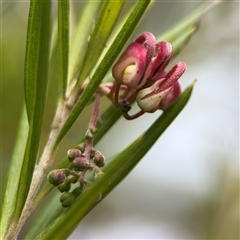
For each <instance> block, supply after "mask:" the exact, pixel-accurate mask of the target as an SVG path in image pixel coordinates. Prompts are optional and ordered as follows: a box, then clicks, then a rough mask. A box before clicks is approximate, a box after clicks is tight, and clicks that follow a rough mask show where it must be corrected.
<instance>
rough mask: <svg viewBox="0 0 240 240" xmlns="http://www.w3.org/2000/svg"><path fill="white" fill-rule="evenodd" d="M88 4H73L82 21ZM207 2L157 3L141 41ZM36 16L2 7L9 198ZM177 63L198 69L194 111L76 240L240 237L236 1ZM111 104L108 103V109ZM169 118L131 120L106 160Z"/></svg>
mask: <svg viewBox="0 0 240 240" xmlns="http://www.w3.org/2000/svg"><path fill="white" fill-rule="evenodd" d="M81 4H82V3H80V2H72V15H71V17H72V18H73V19H75V20H76V19H77V17H78V14H79V12H80V8H81ZM131 4H132V3H128V5H127V6H126V7H125V9H124V11H126V10H127V9H128V8H129V5H131ZM199 4H200V3H199V2H195V1H193V2H182V1H171V2H165V1H157V2H156V3H155V5H154V6H153V7H152V8H151V9H150V10H149V11H148V13H147V14H146V15H145V17H144V18H143V19H142V21H141V24H140V25H139V26H138V27H137V29H136V30H135V32H134V33H133V35H132V39H134V38H135V37H136V36H138V35H139V34H140V33H141V32H143V31H150V32H152V33H153V34H154V35H156V36H158V35H159V34H161V33H162V32H164V31H166V30H167V29H168V28H169V27H171V26H172V25H173V24H174V23H176V22H177V21H178V20H179V19H181V18H182V17H184V16H186V15H187V14H188V13H189V12H190V11H192V10H193V9H195V8H196V7H197V6H199ZM28 8H29V3H28V2H2V4H1V27H2V31H1V60H0V61H1V101H2V102H1V114H2V115H1V183H2V186H1V194H2V192H3V191H2V190H3V187H4V186H5V182H6V174H7V168H8V165H9V160H10V158H11V153H12V150H13V147H14V143H15V137H16V133H17V127H18V121H19V117H20V113H21V109H22V107H23V102H24V90H23V71H24V55H25V42H26V31H27V17H28ZM55 12H56V6H55V5H54V8H53V13H55ZM73 13H74V15H73ZM177 61H184V62H186V63H187V66H188V70H187V72H186V73H185V74H184V76H183V77H182V85H183V87H185V86H187V85H189V84H190V83H191V82H192V81H193V80H194V79H195V78H197V79H198V81H197V84H196V87H195V90H194V92H193V97H192V99H191V100H190V102H189V104H188V105H187V107H186V108H185V109H184V111H183V112H182V113H181V114H180V116H179V117H178V118H177V119H176V120H175V122H174V123H173V124H172V125H171V127H170V128H169V129H168V130H167V131H166V132H165V133H164V134H163V136H162V137H161V139H159V141H158V142H157V143H156V144H155V146H154V147H153V148H152V149H151V151H150V152H149V153H148V154H147V155H146V156H145V157H144V159H143V160H142V162H140V164H139V165H138V166H137V167H136V168H135V169H134V171H133V172H132V173H131V174H130V175H129V176H128V177H127V178H126V179H125V180H124V181H123V182H122V184H120V185H119V186H118V187H117V188H116V189H115V190H114V191H113V192H112V193H111V194H110V195H109V196H108V197H107V198H106V199H105V200H104V201H103V202H101V203H100V204H99V205H98V206H97V207H96V208H95V209H94V210H93V211H92V212H91V213H90V214H89V215H88V216H87V217H86V218H85V219H84V220H83V221H82V223H81V224H80V226H79V228H78V229H77V230H76V231H75V232H74V233H73V235H72V236H71V237H70V238H69V239H80V238H81V239H82V238H84V239H96V238H98V239H99V238H101V239H117V238H119V239H123V238H124V239H127V238H129V239H133V238H135V239H150V238H152V239H239V3H237V2H235V3H234V2H227V3H225V4H222V5H220V6H218V7H217V8H216V9H214V10H213V11H211V12H210V13H208V14H207V15H206V16H205V17H204V19H203V21H202V23H201V27H200V30H199V31H198V32H197V34H196V35H194V37H193V39H192V41H191V42H190V44H189V45H188V46H187V48H186V49H185V50H184V51H183V52H182V53H181V54H180V55H179V56H178V57H177V59H175V60H174V61H173V63H172V64H174V63H176V62H177ZM56 72H57V70H56V71H53V72H50V78H51V83H50V86H49V96H48V101H47V112H46V115H45V122H44V129H43V136H42V137H43V139H42V145H44V143H45V142H46V139H47V134H48V132H49V129H50V123H51V120H52V118H53V115H54V108H55V106H56V102H55V97H56V94H57V87H56V80H57V74H56ZM109 104H110V103H109V101H108V100H106V99H103V105H102V110H104V109H105V108H106V107H107V106H108V105H109ZM91 109H92V106H89V107H88V108H87V109H86V110H85V112H84V114H82V115H83V117H80V118H79V120H78V121H77V122H76V124H75V125H74V127H73V129H72V130H71V131H70V132H69V134H68V135H67V137H66V139H65V140H64V141H63V143H62V144H61V146H60V149H59V152H58V155H57V159H59V160H61V159H62V157H65V154H66V151H67V150H68V149H69V148H71V147H72V146H73V145H74V144H75V142H76V141H77V140H79V139H80V138H81V136H82V135H83V134H84V132H85V129H86V126H87V123H88V120H89V118H90V111H91ZM159 113H160V112H157V113H155V114H146V115H144V116H143V117H142V118H140V119H138V120H136V121H133V122H127V121H126V120H124V119H121V120H120V121H119V122H118V123H117V125H116V126H115V127H114V128H113V129H112V130H111V131H110V132H109V134H107V135H106V136H105V137H104V139H103V140H102V141H101V142H100V143H99V144H98V146H97V149H99V150H100V151H101V152H102V153H103V154H104V155H105V156H106V157H109V156H111V155H112V154H115V153H117V152H118V151H120V150H121V149H123V148H124V147H126V146H127V145H128V144H129V143H130V142H132V141H133V140H134V139H135V138H136V137H137V136H139V134H140V133H141V132H143V131H144V130H146V129H147V128H148V126H150V124H151V123H152V122H153V121H154V120H155V119H156V118H157V116H158V115H159ZM1 200H2V196H1Z"/></svg>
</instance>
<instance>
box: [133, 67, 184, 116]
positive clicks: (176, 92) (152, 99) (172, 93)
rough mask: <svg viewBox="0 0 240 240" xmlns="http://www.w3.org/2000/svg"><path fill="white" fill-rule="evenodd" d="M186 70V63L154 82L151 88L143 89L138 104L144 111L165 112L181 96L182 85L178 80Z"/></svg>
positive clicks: (139, 94)
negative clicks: (160, 110) (159, 110)
mask: <svg viewBox="0 0 240 240" xmlns="http://www.w3.org/2000/svg"><path fill="white" fill-rule="evenodd" d="M185 69H186V64H185V63H182V62H180V63H178V64H176V65H175V66H174V67H173V68H172V69H171V70H170V71H169V72H168V73H167V74H166V76H165V77H164V78H163V79H159V80H157V81H156V82H154V83H153V84H152V85H151V86H150V87H148V88H143V89H141V90H140V91H139V92H138V94H137V96H136V100H137V104H138V106H139V107H140V108H141V109H142V110H143V111H144V112H149V113H153V112H155V111H156V110H157V109H162V110H165V109H166V108H168V107H169V106H170V105H172V103H173V102H174V101H175V100H176V99H177V98H178V97H179V96H180V94H181V85H180V82H179V81H178V79H179V78H180V77H181V75H182V74H183V73H184V71H185Z"/></svg>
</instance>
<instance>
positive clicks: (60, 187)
mask: <svg viewBox="0 0 240 240" xmlns="http://www.w3.org/2000/svg"><path fill="white" fill-rule="evenodd" d="M70 189H71V183H69V182H63V183H61V184H59V185H58V190H59V191H60V192H68V191H69V190H70Z"/></svg>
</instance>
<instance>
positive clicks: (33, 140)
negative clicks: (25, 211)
mask: <svg viewBox="0 0 240 240" xmlns="http://www.w3.org/2000/svg"><path fill="white" fill-rule="evenodd" d="M50 13H51V1H50V0H49V1H37V0H35V1H32V2H31V5H30V14H29V26H28V35H27V54H26V61H25V64H26V68H25V87H26V91H25V93H26V101H32V102H31V104H30V105H29V102H28V108H27V110H28V119H30V124H29V134H28V139H27V146H26V150H25V155H24V162H23V166H22V169H21V177H20V179H19V188H18V194H17V204H16V209H15V213H14V220H15V221H17V220H18V218H19V217H20V214H21V211H22V208H23V205H24V203H25V200H26V197H27V194H28V190H29V186H30V183H31V179H32V174H33V170H34V166H35V162H36V158H37V154H38V149H39V143H40V136H41V129H42V123H43V117H44V110H45V100H46V92H47V80H48V61H49V44H50V26H51V24H50V23H51V21H50ZM33 23H34V24H33ZM35 44H36V46H35ZM32 45H34V47H33V46H32ZM33 59H34V61H35V62H36V65H32V64H31V63H30V62H31V61H33ZM31 83H34V84H31ZM31 90H32V91H33V92H34V94H33V95H31V94H30V92H31ZM29 94H30V95H29Z"/></svg>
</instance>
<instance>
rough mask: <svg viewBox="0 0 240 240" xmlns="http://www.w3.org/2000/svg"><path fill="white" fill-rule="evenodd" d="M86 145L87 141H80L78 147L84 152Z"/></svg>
mask: <svg viewBox="0 0 240 240" xmlns="http://www.w3.org/2000/svg"><path fill="white" fill-rule="evenodd" d="M85 147H86V142H83V143H80V144H78V146H77V148H78V149H79V150H80V151H81V152H84V150H85Z"/></svg>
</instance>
